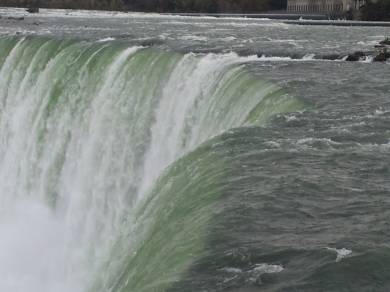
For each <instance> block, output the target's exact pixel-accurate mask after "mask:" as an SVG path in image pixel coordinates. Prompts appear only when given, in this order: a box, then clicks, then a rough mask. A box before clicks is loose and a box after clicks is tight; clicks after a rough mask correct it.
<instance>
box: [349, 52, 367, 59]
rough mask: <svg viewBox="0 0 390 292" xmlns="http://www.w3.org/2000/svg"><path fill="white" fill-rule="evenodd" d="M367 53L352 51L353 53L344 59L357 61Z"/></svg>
mask: <svg viewBox="0 0 390 292" xmlns="http://www.w3.org/2000/svg"><path fill="white" fill-rule="evenodd" d="M366 56H367V53H365V52H360V51H358V52H354V53H353V54H349V55H348V57H347V59H345V60H346V61H359V60H360V58H363V57H366Z"/></svg>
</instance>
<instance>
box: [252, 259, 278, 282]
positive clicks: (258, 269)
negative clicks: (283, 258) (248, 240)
mask: <svg viewBox="0 0 390 292" xmlns="http://www.w3.org/2000/svg"><path fill="white" fill-rule="evenodd" d="M281 271H283V267H282V265H269V264H265V263H262V264H256V265H255V267H254V268H253V270H251V271H249V273H251V274H252V275H251V277H250V278H249V279H248V281H249V282H252V283H255V282H256V281H259V278H260V276H261V275H263V274H273V273H280V272H281ZM259 282H260V281H259Z"/></svg>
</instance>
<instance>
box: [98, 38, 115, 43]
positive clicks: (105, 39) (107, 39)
mask: <svg viewBox="0 0 390 292" xmlns="http://www.w3.org/2000/svg"><path fill="white" fill-rule="evenodd" d="M114 40H115V38H111V37H106V38H104V39H100V40H98V42H109V41H114Z"/></svg>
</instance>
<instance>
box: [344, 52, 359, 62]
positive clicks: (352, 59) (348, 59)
mask: <svg viewBox="0 0 390 292" xmlns="http://www.w3.org/2000/svg"><path fill="white" fill-rule="evenodd" d="M345 61H359V57H356V56H355V55H354V54H349V55H348V57H347V58H346V59H345Z"/></svg>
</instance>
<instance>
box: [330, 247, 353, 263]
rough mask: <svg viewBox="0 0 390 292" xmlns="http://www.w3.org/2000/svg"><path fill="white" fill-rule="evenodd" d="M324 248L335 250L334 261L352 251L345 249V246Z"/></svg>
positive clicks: (339, 259)
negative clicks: (335, 256)
mask: <svg viewBox="0 0 390 292" xmlns="http://www.w3.org/2000/svg"><path fill="white" fill-rule="evenodd" d="M326 249H328V250H332V251H335V252H336V253H337V258H336V262H339V261H341V259H343V258H345V257H347V256H348V255H349V254H351V253H352V250H350V249H346V248H342V249H337V248H332V247H326Z"/></svg>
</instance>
